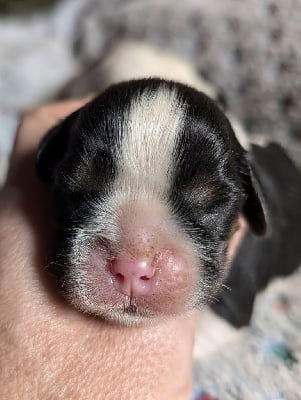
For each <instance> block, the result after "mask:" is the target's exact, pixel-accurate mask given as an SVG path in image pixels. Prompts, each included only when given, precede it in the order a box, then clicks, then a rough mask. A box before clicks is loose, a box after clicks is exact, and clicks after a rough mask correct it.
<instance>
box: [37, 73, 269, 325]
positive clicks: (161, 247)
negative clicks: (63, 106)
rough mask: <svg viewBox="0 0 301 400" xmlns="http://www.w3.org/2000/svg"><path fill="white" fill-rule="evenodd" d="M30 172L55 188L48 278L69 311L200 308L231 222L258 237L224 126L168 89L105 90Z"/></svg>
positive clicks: (220, 273) (164, 85)
mask: <svg viewBox="0 0 301 400" xmlns="http://www.w3.org/2000/svg"><path fill="white" fill-rule="evenodd" d="M37 171H38V174H39V176H40V177H41V179H43V180H44V181H46V182H49V183H50V184H51V185H52V187H53V196H54V209H55V232H54V247H53V251H52V256H51V263H50V266H51V271H52V273H53V275H54V276H55V279H56V281H57V283H58V285H59V287H60V289H61V291H62V293H63V294H64V295H65V296H66V297H67V298H68V300H69V301H70V302H71V303H72V304H73V305H75V306H76V307H77V308H79V309H80V310H82V311H84V312H88V313H92V314H95V315H98V316H101V317H103V318H105V319H108V320H111V321H117V322H119V323H133V322H139V321H143V320H145V319H150V318H154V317H164V316H168V315H174V314H177V313H181V312H184V311H187V310H189V309H191V308H193V307H196V306H200V305H201V304H204V303H206V302H208V301H209V300H210V299H211V298H212V296H213V295H214V294H215V292H216V290H217V288H218V287H219V285H220V283H221V282H222V279H223V277H224V275H225V269H226V253H227V245H228V241H229V238H230V235H231V231H233V226H234V224H235V222H236V220H237V218H238V215H239V214H240V213H242V214H244V215H245V217H246V219H247V220H248V222H249V224H250V226H251V228H253V230H254V231H255V232H256V233H258V234H260V233H262V232H263V231H264V229H265V221H264V215H263V212H262V208H261V205H260V202H259V199H258V197H257V194H256V192H255V190H254V187H253V185H252V179H251V175H250V169H249V167H248V164H247V161H246V159H245V156H244V152H243V150H242V148H241V147H240V145H239V143H238V142H237V140H236V138H235V135H234V133H233V131H232V129H231V126H230V124H229V122H228V120H227V119H226V117H225V116H224V114H223V113H222V112H221V111H220V109H219V108H218V107H217V106H216V105H215V103H214V102H213V101H211V100H210V99H209V98H208V97H207V96H205V95H203V94H202V93H199V92H197V91H195V90H194V89H191V88H189V87H187V86H185V85H181V84H177V83H174V82H168V81H162V80H159V79H149V80H138V81H130V82H125V83H121V84H118V85H115V86H112V87H110V88H109V89H108V90H107V91H106V92H104V93H102V94H101V95H100V96H99V97H97V98H96V99H94V100H93V101H92V102H91V103H89V104H88V105H86V106H85V107H83V108H82V109H80V110H79V111H77V112H75V113H74V114H72V115H71V116H69V117H68V118H67V119H66V120H65V121H63V122H62V123H61V124H60V125H59V126H57V127H55V128H53V129H52V130H51V131H50V132H49V133H48V135H46V137H45V138H44V140H43V141H42V143H41V145H40V148H39V151H38V155H37Z"/></svg>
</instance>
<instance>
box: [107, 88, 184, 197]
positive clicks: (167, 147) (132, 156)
mask: <svg viewBox="0 0 301 400" xmlns="http://www.w3.org/2000/svg"><path fill="white" fill-rule="evenodd" d="M184 119H185V104H183V102H181V100H180V99H179V98H178V95H177V93H176V92H175V91H174V90H170V89H168V88H167V87H164V86H163V87H162V88H159V90H158V91H156V92H155V93H150V92H145V93H143V94H142V96H141V97H139V98H138V99H136V100H135V101H133V103H132V104H131V106H130V110H129V114H128V117H127V118H126V123H125V124H124V127H123V138H122V144H121V154H120V155H119V157H118V158H119V160H118V164H119V165H118V170H119V175H118V177H117V180H116V182H115V186H116V191H118V190H120V191H121V192H122V193H127V192H129V193H130V194H131V195H135V194H138V195H139V193H136V192H137V188H139V192H142V193H147V194H148V197H150V196H151V197H155V198H157V197H158V196H159V197H161V196H162V195H164V193H165V192H166V191H167V190H168V189H169V186H170V185H169V183H170V182H169V181H170V178H171V173H172V171H173V170H174V168H173V167H174V166H173V161H172V160H173V153H174V149H175V147H176V144H177V137H178V134H179V132H180V131H181V129H182V127H183V124H184Z"/></svg>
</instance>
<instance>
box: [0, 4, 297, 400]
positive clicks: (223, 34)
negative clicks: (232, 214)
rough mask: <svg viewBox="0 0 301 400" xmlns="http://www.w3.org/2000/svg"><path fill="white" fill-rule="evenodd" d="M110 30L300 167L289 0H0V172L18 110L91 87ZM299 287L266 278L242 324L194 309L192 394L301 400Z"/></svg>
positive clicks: (112, 38) (293, 12)
mask: <svg viewBox="0 0 301 400" xmlns="http://www.w3.org/2000/svg"><path fill="white" fill-rule="evenodd" d="M122 38H132V39H139V40H145V41H149V42H151V43H154V44H156V45H158V46H160V47H162V48H168V49H169V50H173V51H174V52H176V53H178V54H180V55H181V56H183V57H184V58H186V59H188V60H190V61H191V63H193V64H194V65H195V67H196V68H197V71H198V72H199V74H200V75H201V76H203V77H204V78H205V79H207V80H208V81H209V82H211V83H212V84H213V85H214V87H215V88H216V89H217V91H218V93H219V98H220V99H221V101H222V103H223V105H224V106H225V107H226V108H227V109H228V110H230V111H231V112H232V113H233V114H235V115H236V116H237V117H238V118H239V120H240V121H241V122H242V123H243V124H244V126H245V127H246V128H247V130H248V132H249V134H250V136H252V135H253V136H254V135H256V136H257V137H258V136H259V137H260V136H262V137H267V138H272V139H273V140H276V141H278V142H280V143H282V145H283V146H284V147H285V148H286V149H287V150H288V152H289V153H290V155H291V156H292V157H293V159H294V160H295V162H296V163H297V164H298V165H299V166H300V164H301V95H300V93H301V46H300V43H301V0H286V1H281V0H248V1H240V0H223V1H222V2H221V1H217V0H216V1H214V0H213V1H212V0H186V1H185V2H183V1H182V0H160V1H159V0H158V1H157V0H151V1H148V0H144V1H138V0H136V1H134V0H132V1H130V0H26V1H24V0H0V175H1V171H2V173H3V171H4V170H5V168H6V165H7V159H8V155H9V152H10V149H11V146H12V142H13V137H14V134H15V129H16V126H17V124H18V120H19V115H20V112H21V111H22V110H23V109H25V108H29V107H33V106H35V105H38V104H40V103H44V102H47V101H49V100H52V99H56V98H70V97H78V96H82V95H85V94H88V93H91V92H95V91H97V89H99V88H100V87H101V77H99V75H98V73H97V71H98V66H99V64H100V62H101V59H102V56H103V54H105V52H106V51H107V49H108V48H109V47H110V46H113V45H114V43H115V42H116V41H117V40H120V39H122ZM300 287H301V278H300V273H299V274H297V275H295V276H294V277H291V278H288V279H286V280H279V281H277V282H275V283H274V284H272V285H270V287H269V288H268V290H266V291H265V292H264V293H263V294H262V295H260V296H259V298H258V301H257V302H256V309H255V313H254V317H253V319H252V323H251V326H250V327H248V328H244V329H242V330H238V331H237V330H234V329H232V328H231V327H230V326H228V325H227V324H226V323H224V322H223V321H219V320H218V319H214V318H213V317H212V315H211V314H210V313H209V312H208V313H206V312H204V316H203V318H202V321H201V325H200V329H199V334H198V337H197V345H196V352H195V359H196V361H195V368H194V379H195V398H199V399H201V398H204V399H205V398H206V399H210V398H216V399H226V400H228V399H231V400H232V399H245V400H248V399H250V400H251V399H252V400H254V399H268V400H272V399H275V400H276V399H277V400H280V399H289V400H297V399H301V369H300V363H299V362H298V361H297V360H298V357H299V358H300V360H301V339H300V338H299V337H300V336H301V335H300V332H301V293H300V292H301V291H300ZM205 395H207V397H204V396H205ZM201 396H203V397H201ZM210 396H211V397H210Z"/></svg>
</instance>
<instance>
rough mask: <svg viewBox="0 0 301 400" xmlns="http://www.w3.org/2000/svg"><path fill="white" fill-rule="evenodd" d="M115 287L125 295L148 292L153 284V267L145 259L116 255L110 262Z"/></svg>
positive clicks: (137, 294) (154, 279) (140, 294)
mask: <svg viewBox="0 0 301 400" xmlns="http://www.w3.org/2000/svg"><path fill="white" fill-rule="evenodd" d="M110 273H111V274H112V276H113V277H114V279H113V281H112V283H113V284H114V286H115V288H116V289H117V290H118V291H120V292H121V293H123V294H126V295H127V296H130V295H132V296H142V295H146V294H150V293H151V292H152V288H153V287H154V285H155V281H156V278H155V268H154V266H153V264H152V263H151V262H150V261H149V260H146V259H142V260H141V259H131V258H126V257H124V258H123V257H118V258H116V259H114V260H112V261H111V263H110Z"/></svg>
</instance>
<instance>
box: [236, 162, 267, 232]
mask: <svg viewBox="0 0 301 400" xmlns="http://www.w3.org/2000/svg"><path fill="white" fill-rule="evenodd" d="M241 177H242V184H243V187H244V189H245V193H246V196H247V197H246V200H245V204H244V206H243V209H242V212H243V216H244V217H245V218H246V220H247V222H248V224H249V227H250V229H251V230H252V232H253V233H255V234H256V235H258V236H262V235H264V234H265V232H266V217H265V213H264V209H263V196H262V194H261V191H260V186H259V183H258V182H259V180H257V178H256V175H255V173H254V172H253V171H252V169H251V167H250V166H249V165H247V169H246V173H241Z"/></svg>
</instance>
